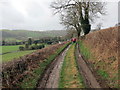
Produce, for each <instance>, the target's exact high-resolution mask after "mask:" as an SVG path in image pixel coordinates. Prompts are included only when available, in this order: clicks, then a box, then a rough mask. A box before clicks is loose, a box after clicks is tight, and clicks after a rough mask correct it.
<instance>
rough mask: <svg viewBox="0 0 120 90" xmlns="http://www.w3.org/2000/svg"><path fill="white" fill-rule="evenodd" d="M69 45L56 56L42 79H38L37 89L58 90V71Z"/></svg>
mask: <svg viewBox="0 0 120 90" xmlns="http://www.w3.org/2000/svg"><path fill="white" fill-rule="evenodd" d="M70 46H71V45H68V46H67V47H66V48H65V49H64V50H63V51H62V52H61V54H60V55H58V56H57V57H56V58H55V59H54V60H53V62H52V63H51V64H50V65H49V66H48V67H47V68H46V70H45V71H44V73H43V75H42V77H40V79H39V81H38V84H37V86H36V87H37V88H38V89H39V88H58V82H59V75H60V69H61V67H62V63H63V61H64V57H65V55H66V52H67V50H68V49H69V48H70Z"/></svg>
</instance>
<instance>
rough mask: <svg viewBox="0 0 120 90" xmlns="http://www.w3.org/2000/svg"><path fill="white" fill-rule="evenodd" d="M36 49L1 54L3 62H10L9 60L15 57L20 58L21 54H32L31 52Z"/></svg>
mask: <svg viewBox="0 0 120 90" xmlns="http://www.w3.org/2000/svg"><path fill="white" fill-rule="evenodd" d="M34 51H35V50H29V51H20V52H15V53H8V54H4V55H0V56H2V62H8V61H11V60H13V59H14V58H19V57H21V56H24V55H27V54H30V53H32V52H34Z"/></svg>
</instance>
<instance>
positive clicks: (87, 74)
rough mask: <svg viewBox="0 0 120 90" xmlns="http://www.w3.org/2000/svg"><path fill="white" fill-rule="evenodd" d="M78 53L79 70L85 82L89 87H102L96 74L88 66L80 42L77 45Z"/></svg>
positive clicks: (76, 52)
mask: <svg viewBox="0 0 120 90" xmlns="http://www.w3.org/2000/svg"><path fill="white" fill-rule="evenodd" d="M75 55H76V62H77V65H78V70H79V72H80V73H81V75H82V77H83V79H84V83H85V85H86V87H87V88H101V87H100V85H99V83H98V82H97V80H96V79H95V77H94V75H93V74H92V72H91V70H90V69H89V68H88V66H87V64H86V62H85V61H84V60H83V58H82V55H81V54H80V51H79V46H78V44H77V45H76V50H75Z"/></svg>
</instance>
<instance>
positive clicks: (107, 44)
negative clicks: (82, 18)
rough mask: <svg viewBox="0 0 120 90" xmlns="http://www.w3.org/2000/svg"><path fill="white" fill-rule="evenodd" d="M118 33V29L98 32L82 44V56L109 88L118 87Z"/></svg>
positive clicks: (87, 37)
mask: <svg viewBox="0 0 120 90" xmlns="http://www.w3.org/2000/svg"><path fill="white" fill-rule="evenodd" d="M117 33H118V32H117V27H112V28H108V29H104V30H100V31H96V32H93V33H90V34H88V35H87V36H86V38H85V39H84V40H83V43H81V44H80V48H81V52H82V54H83V55H84V56H85V57H86V59H87V60H88V61H89V62H90V63H91V65H92V66H93V69H95V70H96V71H97V72H96V73H97V74H98V75H100V76H101V79H102V80H103V81H106V80H107V84H108V85H109V87H117V86H118V59H117V57H118V54H117V49H118V48H117V45H118V44H117V35H118V34H117ZM90 52H91V53H90Z"/></svg>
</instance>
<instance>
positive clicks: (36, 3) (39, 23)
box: [0, 0, 117, 30]
mask: <svg viewBox="0 0 120 90" xmlns="http://www.w3.org/2000/svg"><path fill="white" fill-rule="evenodd" d="M52 1H54V0H0V21H2V22H0V28H8V29H27V30H60V29H63V28H64V26H62V25H60V24H59V22H60V20H59V15H55V16H53V13H52V9H51V8H50V3H51V2H52ZM107 11H108V12H109V14H108V15H107V16H102V17H101V18H100V19H99V20H98V21H96V22H97V23H98V22H103V23H104V22H105V24H104V27H109V26H112V25H114V24H115V23H116V20H117V6H116V4H112V3H111V4H109V5H108V6H107ZM113 13H114V15H113ZM1 24H2V25H1ZM95 25H96V24H94V25H93V27H95Z"/></svg>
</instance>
